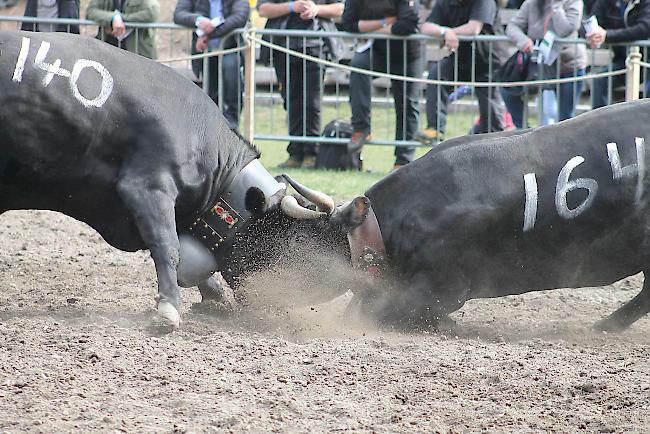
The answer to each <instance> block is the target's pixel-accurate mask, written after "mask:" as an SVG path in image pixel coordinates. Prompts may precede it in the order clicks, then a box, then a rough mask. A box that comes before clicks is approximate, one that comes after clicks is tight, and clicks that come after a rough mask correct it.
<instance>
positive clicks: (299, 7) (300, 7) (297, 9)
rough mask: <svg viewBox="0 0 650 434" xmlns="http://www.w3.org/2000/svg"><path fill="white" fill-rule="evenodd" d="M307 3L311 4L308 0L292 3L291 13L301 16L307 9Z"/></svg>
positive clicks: (298, 0) (297, 0)
mask: <svg viewBox="0 0 650 434" xmlns="http://www.w3.org/2000/svg"><path fill="white" fill-rule="evenodd" d="M308 3H313V2H311V1H308V0H296V1H294V2H293V13H294V14H301V15H302V13H303V12H305V11H306V10H307V8H308V5H307V4H308Z"/></svg>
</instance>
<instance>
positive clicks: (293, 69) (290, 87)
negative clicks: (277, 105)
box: [286, 57, 308, 161]
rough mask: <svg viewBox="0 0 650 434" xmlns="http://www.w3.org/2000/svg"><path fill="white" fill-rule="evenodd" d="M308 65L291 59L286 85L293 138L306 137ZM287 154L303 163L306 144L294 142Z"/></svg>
mask: <svg viewBox="0 0 650 434" xmlns="http://www.w3.org/2000/svg"><path fill="white" fill-rule="evenodd" d="M307 63H308V62H307V61H306V60H303V59H300V58H297V57H291V58H290V60H289V79H288V82H287V83H286V85H287V94H288V96H289V98H288V99H287V103H288V108H287V111H288V113H289V135H291V136H304V135H306V131H305V127H304V122H303V120H304V116H303V114H304V108H305V99H306V96H307V93H306V89H305V85H306V81H305V79H304V78H305V70H306V67H307ZM287 152H288V153H289V156H290V157H292V158H296V159H298V160H300V161H302V160H303V158H304V156H305V143H304V142H300V141H295V140H292V141H291V142H289V146H287Z"/></svg>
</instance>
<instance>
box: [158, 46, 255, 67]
mask: <svg viewBox="0 0 650 434" xmlns="http://www.w3.org/2000/svg"><path fill="white" fill-rule="evenodd" d="M248 47H250V44H245V45H242V46H241V47H235V48H228V49H226V50H217V51H209V52H207V53H201V54H193V55H191V56H185V57H172V58H171V59H162V60H161V59H158V62H160V63H173V62H186V61H188V60H197V59H204V58H206V57H217V56H225V55H226V54H231V53H238V52H240V51H244V50H245V49H247V48H248Z"/></svg>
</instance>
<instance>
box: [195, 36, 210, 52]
mask: <svg viewBox="0 0 650 434" xmlns="http://www.w3.org/2000/svg"><path fill="white" fill-rule="evenodd" d="M206 48H208V35H203V36H201V37H200V38H198V39H197V40H196V51H197V52H199V53H200V52H202V51H204V50H205V49H206Z"/></svg>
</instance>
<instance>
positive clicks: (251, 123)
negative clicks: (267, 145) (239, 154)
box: [242, 28, 255, 142]
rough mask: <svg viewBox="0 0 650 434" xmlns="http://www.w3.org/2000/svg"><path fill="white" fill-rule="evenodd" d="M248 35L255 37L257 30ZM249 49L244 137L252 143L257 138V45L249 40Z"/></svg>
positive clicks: (245, 85)
mask: <svg viewBox="0 0 650 434" xmlns="http://www.w3.org/2000/svg"><path fill="white" fill-rule="evenodd" d="M248 34H249V35H250V36H251V37H255V28H251V29H250V31H249V32H248ZM245 42H246V43H247V44H248V48H246V50H245V51H244V127H243V128H242V135H243V136H244V137H246V138H247V139H248V140H249V141H250V142H253V138H254V136H255V43H254V42H253V41H252V40H250V39H248V40H246V41H245Z"/></svg>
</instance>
